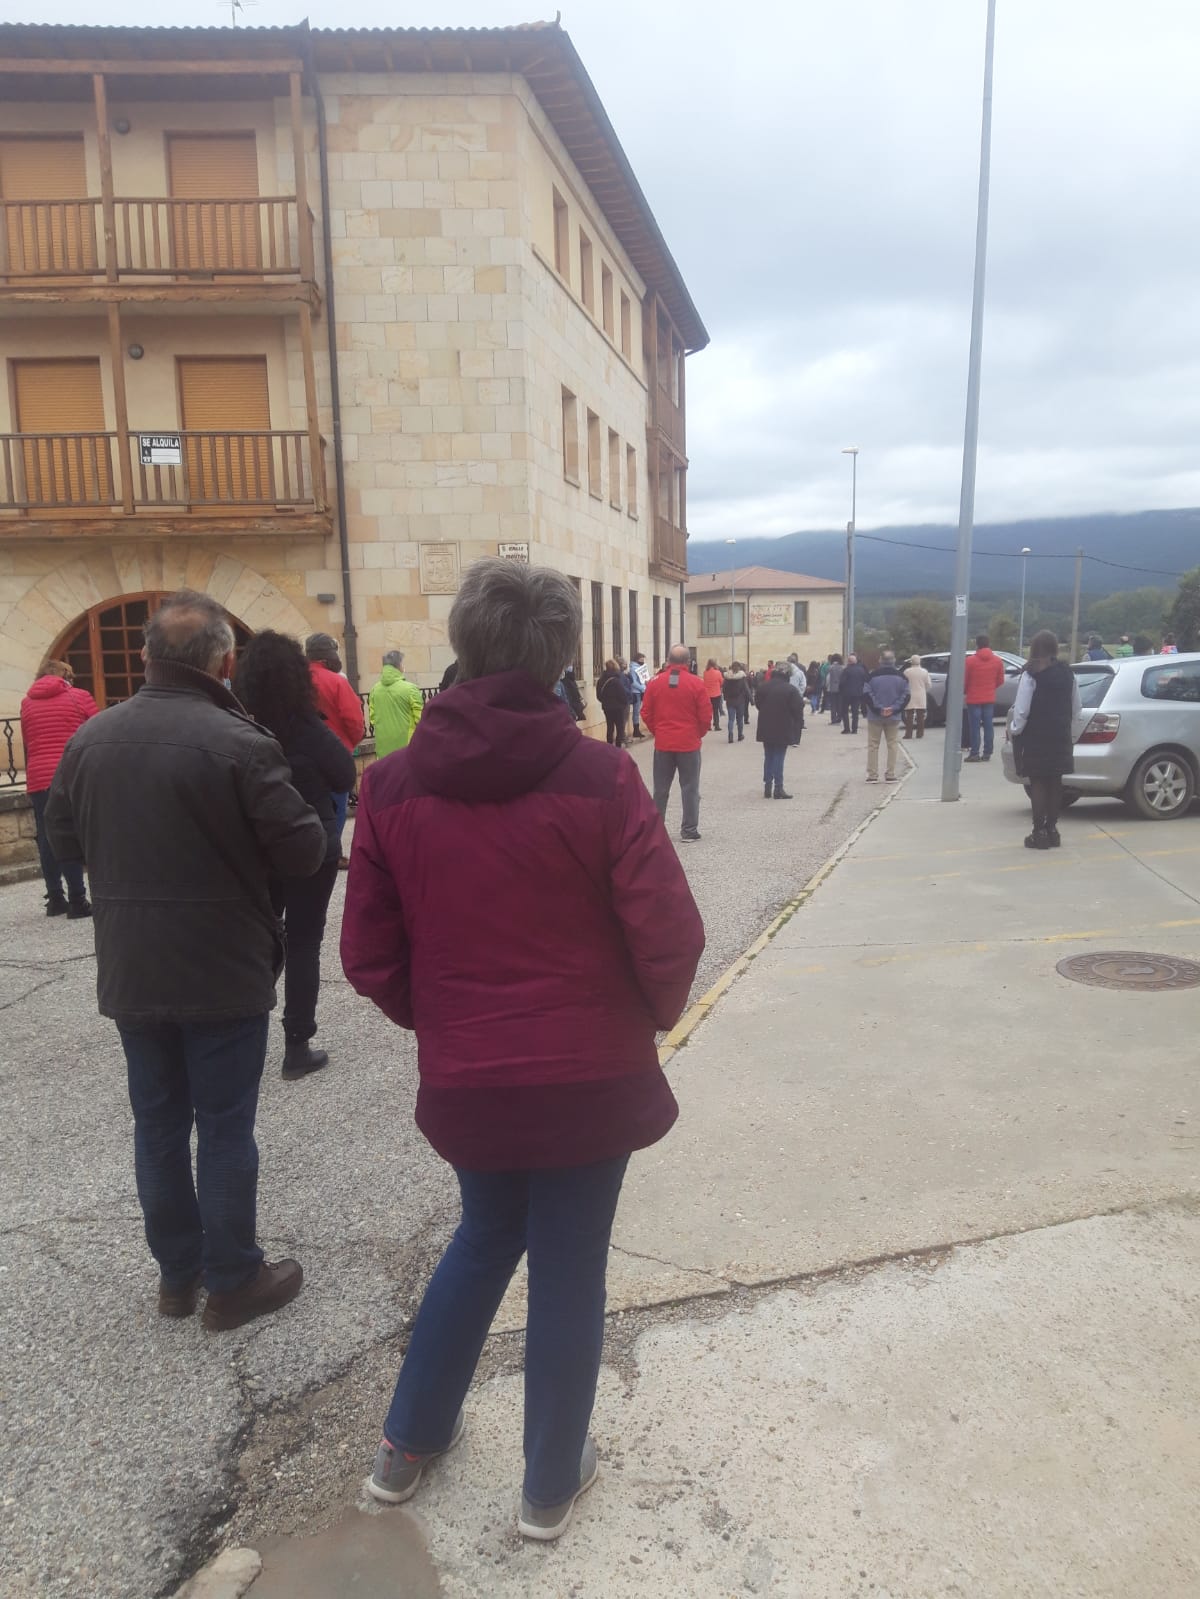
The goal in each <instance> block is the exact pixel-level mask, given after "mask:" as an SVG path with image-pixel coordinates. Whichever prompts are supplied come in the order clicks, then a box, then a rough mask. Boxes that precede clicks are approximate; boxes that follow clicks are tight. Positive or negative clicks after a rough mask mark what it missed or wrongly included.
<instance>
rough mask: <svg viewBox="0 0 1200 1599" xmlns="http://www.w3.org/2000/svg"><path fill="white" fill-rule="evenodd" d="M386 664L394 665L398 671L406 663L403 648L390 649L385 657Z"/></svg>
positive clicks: (384, 662)
mask: <svg viewBox="0 0 1200 1599" xmlns="http://www.w3.org/2000/svg"><path fill="white" fill-rule="evenodd" d="M383 664H384V665H385V666H394V667H395V668H396V670H397V671H399V670H400V668H401V667H402V666H403V665H404V654H403V652H402V651H401V650H388V651H387V653H386V654H385V655H384V657H383Z"/></svg>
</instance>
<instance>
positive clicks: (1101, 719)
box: [1079, 711, 1121, 744]
mask: <svg viewBox="0 0 1200 1599" xmlns="http://www.w3.org/2000/svg"><path fill="white" fill-rule="evenodd" d="M1120 726H1121V718H1120V717H1119V716H1118V715H1117V713H1116V712H1115V711H1097V712H1096V714H1095V716H1093V717H1092V719H1091V721H1090V722H1089V723H1088V725H1087V726H1086V727H1085V728H1084V730H1083V732H1082V733H1081V734H1080V737H1079V742H1080V743H1081V744H1111V743H1112V741H1113V739H1115V738H1116V736H1117V730H1118V729H1119V727H1120Z"/></svg>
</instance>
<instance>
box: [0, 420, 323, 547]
mask: <svg viewBox="0 0 1200 1599" xmlns="http://www.w3.org/2000/svg"><path fill="white" fill-rule="evenodd" d="M179 437H180V439H181V442H182V450H181V456H182V459H181V462H180V464H179V465H177V466H145V465H143V464H142V461H141V451H140V445H139V439H138V435H137V434H131V435H130V436H129V439H128V458H127V459H123V457H122V449H121V435H120V434H118V433H6V434H0V540H3V539H5V538H6V537H12V536H16V535H20V536H24V537H46V536H51V535H53V534H58V533H66V534H70V533H71V532H72V531H75V532H81V531H90V530H91V529H90V528H89V529H84V528H83V527H82V526H81V524H83V523H94V524H95V530H96V531H108V532H112V531H116V529H115V528H114V526H113V524H114V522H117V523H119V527H120V531H122V532H123V533H137V532H138V531H139V526H138V524H139V522H140V521H142V520H143V519H144V520H145V521H146V522H147V523H148V524H149V523H153V524H154V526H153V528H151V527H149V526H147V528H146V529H145V531H154V532H156V533H159V534H161V533H162V532H164V531H168V532H169V531H179V530H184V531H185V530H186V527H187V523H188V520H189V519H193V520H195V519H198V518H201V517H202V518H203V519H204V521H205V522H206V523H209V524H212V523H220V524H222V525H224V524H225V521H226V519H227V518H228V519H233V520H241V521H242V522H245V523H248V524H250V525H249V526H248V527H247V529H246V530H247V531H254V532H261V531H270V530H271V528H272V527H276V528H277V529H278V531H282V532H289V531H295V530H297V526H296V523H295V522H294V521H293V520H292V518H294V517H297V516H300V517H306V516H307V520H306V522H305V526H304V530H305V531H308V530H309V528H310V527H311V528H315V529H316V530H317V531H326V530H327V526H326V524H328V522H329V517H328V511H327V507H326V503H325V474H324V463H323V461H322V460H321V459H320V458H319V457H318V459H317V460H316V461H315V462H314V460H313V455H312V441H311V437H310V435H309V433H308V432H307V431H301V430H283V431H274V430H272V431H266V430H262V431H254V432H229V433H197V432H183V433H181V434H180V435H179ZM321 445H322V448H323V446H324V441H323V440H322V441H321ZM164 516H165V517H167V518H168V519H171V525H170V526H168V527H164V525H163V522H162V518H163V517H164ZM313 518H316V519H317V520H316V521H313Z"/></svg>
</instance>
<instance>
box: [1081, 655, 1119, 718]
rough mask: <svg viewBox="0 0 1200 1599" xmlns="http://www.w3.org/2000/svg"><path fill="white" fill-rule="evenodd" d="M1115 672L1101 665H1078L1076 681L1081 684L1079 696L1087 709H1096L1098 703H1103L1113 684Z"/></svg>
mask: <svg viewBox="0 0 1200 1599" xmlns="http://www.w3.org/2000/svg"><path fill="white" fill-rule="evenodd" d="M1115 676H1116V673H1115V672H1106V671H1104V670H1103V669H1102V668H1100V667H1099V666H1097V667H1096V668H1094V669H1092V668H1089V667H1076V669H1075V681H1076V682H1077V683H1078V684H1079V698H1080V699H1081V700H1082V701H1083V706H1084V709H1085V710H1088V711H1094V710H1095V709H1096V707H1097V705H1103V703H1104V696H1105V695H1106V694H1107V693H1108V691H1109V688H1110V687H1111V686H1112V681H1113V678H1114V677H1115Z"/></svg>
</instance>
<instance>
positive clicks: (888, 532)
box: [688, 509, 1200, 598]
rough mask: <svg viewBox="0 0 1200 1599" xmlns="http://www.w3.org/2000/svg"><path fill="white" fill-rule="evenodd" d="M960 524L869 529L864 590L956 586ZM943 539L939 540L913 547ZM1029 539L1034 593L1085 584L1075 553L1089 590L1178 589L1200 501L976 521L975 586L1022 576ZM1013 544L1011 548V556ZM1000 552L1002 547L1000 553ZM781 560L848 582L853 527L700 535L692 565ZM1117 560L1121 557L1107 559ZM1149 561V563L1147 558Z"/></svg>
mask: <svg viewBox="0 0 1200 1599" xmlns="http://www.w3.org/2000/svg"><path fill="white" fill-rule="evenodd" d="M957 537H958V529H957V528H956V527H943V526H936V525H927V526H918V527H883V528H871V529H870V530H869V531H866V532H862V531H860V533H859V535H858V538H857V540H856V541H855V564H856V567H857V581H856V584H855V587H856V589H857V591H858V592H859V593H860V594H877V595H886V596H889V597H891V598H903V597H904V596H907V595H912V594H928V593H934V594H949V593H950V591H951V589H952V587H953V582H954V545H955V542H956V539H957ZM928 545H933V546H937V547H938V548H934V549H929V548H913V546H928ZM1024 545H1028V546H1029V548H1030V550H1031V551H1032V552H1033V553H1032V554H1031V556H1030V557H1029V583H1028V588H1029V593H1030V594H1031V595H1032V594H1037V595H1051V594H1060V593H1067V594H1069V593H1070V592H1071V590H1072V588H1073V587H1074V583H1075V551H1076V550H1077V549H1079V548H1080V547H1082V549H1083V550H1084V552H1085V555H1086V556H1088V557H1091V559H1086V560H1085V561H1084V563H1083V590H1084V593H1085V594H1091V595H1098V594H1111V593H1114V592H1115V591H1116V590H1118V589H1135V588H1141V587H1144V586H1149V587H1155V588H1174V586H1175V582H1176V579H1175V578H1174V577H1173V576H1171V574H1172V573H1177V572H1185V571H1187V570H1189V568H1191V567H1193V566H1195V565H1197V563H1200V509H1197V510H1187V511H1137V512H1134V513H1132V514H1130V515H1124V516H1121V515H1116V514H1115V513H1105V514H1101V515H1096V516H1071V517H1044V518H1038V519H1035V520H1033V521H1028V522H993V523H991V524H989V525H981V526H979V527H976V529H975V540H974V557H973V560H972V571H971V588H972V592H974V593H980V594H982V593H1002V592H1005V591H1009V590H1013V589H1017V588H1019V586H1020V581H1021V563H1020V559H1019V552H1020V550H1021V548H1022V546H1024ZM1005 551H1010V552H1011V553H1010V554H1007V555H1006V554H1005V553H1004V552H1005ZM992 552H994V553H992ZM731 556H733V557H734V562H735V563H736V565H738V566H773V567H776V568H777V569H779V570H780V571H784V572H804V573H807V574H808V575H809V576H810V577H825V578H833V579H835V580H838V581H841V580H842V579H844V577H845V575H846V535H845V533H844V532H839V533H785V534H782V535H781V536H780V537H778V538H761V537H739V538H738V540H737V544H736V546H733V547H731V546H729V545H727V544H726V543H725V542H724V540H721V539H710V540H707V541H705V540H700V539H692V540H690V541H689V543H688V569H689V570H690V571H692V572H696V573H699V572H723V571H727V570H728V568H729V566H730V565H731V564H734V563H733V562H731V560H730V557H731ZM1105 562H1113V563H1116V564H1115V565H1106V564H1104V563H1105ZM1143 562H1144V563H1145V564H1144V565H1143V564H1142V563H1143Z"/></svg>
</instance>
